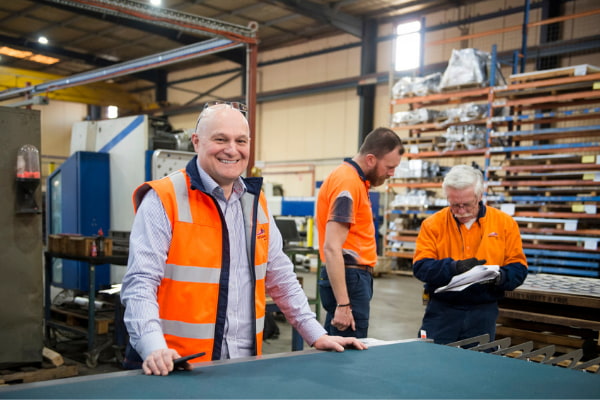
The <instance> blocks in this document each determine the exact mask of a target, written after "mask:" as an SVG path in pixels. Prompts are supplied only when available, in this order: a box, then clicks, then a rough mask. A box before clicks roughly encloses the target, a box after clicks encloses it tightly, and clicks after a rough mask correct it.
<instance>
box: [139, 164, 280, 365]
mask: <svg viewBox="0 0 600 400" xmlns="http://www.w3.org/2000/svg"><path fill="white" fill-rule="evenodd" d="M150 187H152V188H153V189H154V190H155V191H156V193H157V194H158V196H159V197H160V199H161V202H162V203H163V206H164V208H165V212H166V215H167V217H168V218H169V221H170V223H171V228H172V240H171V246H170V250H169V254H168V255H167V260H166V265H165V271H164V277H163V280H162V281H161V284H160V286H159V288H158V293H157V298H158V304H159V314H160V318H161V321H162V328H163V333H164V335H165V339H166V341H167V345H168V346H169V348H173V349H175V350H177V351H178V352H179V354H181V355H184V354H192V353H196V352H198V351H205V352H206V353H207V356H205V357H203V358H202V360H210V359H213V360H216V359H219V358H220V355H221V354H220V352H219V349H220V348H221V346H220V341H222V340H223V338H222V337H218V338H215V335H216V332H223V326H222V325H221V324H222V323H224V320H222V322H217V313H218V308H219V307H222V306H223V307H226V304H227V301H226V300H227V299H226V296H227V289H228V288H227V287H226V286H225V287H221V286H222V285H221V279H222V276H221V275H222V271H223V267H226V268H228V267H229V264H228V263H229V254H228V253H227V249H228V247H229V246H223V243H222V241H223V239H224V238H226V237H227V236H226V231H223V220H222V215H221V212H220V208H219V207H218V205H217V203H216V201H214V199H213V198H212V197H211V196H209V195H208V194H206V193H203V192H201V191H199V190H191V188H190V182H189V178H188V176H187V175H186V174H185V172H184V170H180V171H175V172H173V173H172V174H170V175H169V176H167V177H165V178H162V179H159V180H156V181H152V182H148V183H145V184H143V185H141V186H140V187H139V188H138V189H137V190H136V192H135V193H134V207H135V209H136V210H137V207H138V206H139V203H140V202H141V200H142V198H143V196H144V195H145V193H146V192H147V191H148V190H149V188H150ZM241 205H242V211H243V215H244V227H245V233H246V238H247V239H252V240H246V246H247V248H246V250H247V254H248V257H249V260H251V257H252V256H251V255H252V254H254V259H253V260H252V261H251V262H249V265H251V266H252V265H253V266H254V270H253V271H254V279H255V281H254V282H255V291H254V298H255V335H256V336H255V340H256V346H255V347H256V354H261V353H262V332H263V329H264V315H265V308H266V297H265V277H266V271H267V261H268V242H269V216H268V213H267V202H266V198H265V196H264V195H263V194H262V193H261V195H260V197H259V198H258V200H257V198H256V195H253V194H251V193H248V192H246V193H244V195H243V196H242V198H241ZM190 238H192V239H190ZM195 238H197V239H195ZM198 239H199V240H198ZM224 260H225V261H224ZM223 289H225V290H223ZM222 296H225V297H224V298H221V297H222ZM192 304H203V305H206V306H204V307H201V308H199V307H193V306H190V305H192ZM217 324H219V325H217ZM218 326H219V327H220V328H218ZM215 339H217V340H218V341H219V343H216V342H215ZM215 349H217V353H219V354H213V350H215Z"/></svg>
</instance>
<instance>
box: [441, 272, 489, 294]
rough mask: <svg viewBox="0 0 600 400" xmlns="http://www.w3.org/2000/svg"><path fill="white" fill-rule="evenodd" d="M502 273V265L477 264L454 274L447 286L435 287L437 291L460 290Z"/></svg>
mask: <svg viewBox="0 0 600 400" xmlns="http://www.w3.org/2000/svg"><path fill="white" fill-rule="evenodd" d="M498 275H500V266H498V265H476V266H474V267H473V268H471V269H470V270H468V271H467V272H463V273H462V274H458V275H454V276H453V277H452V279H451V280H450V283H448V284H447V285H446V286H442V287H439V288H437V289H435V293H440V292H448V291H460V290H463V289H465V288H467V287H469V286H471V285H472V284H474V283H479V282H485V281H489V280H491V279H494V278H496V277H497V276H498Z"/></svg>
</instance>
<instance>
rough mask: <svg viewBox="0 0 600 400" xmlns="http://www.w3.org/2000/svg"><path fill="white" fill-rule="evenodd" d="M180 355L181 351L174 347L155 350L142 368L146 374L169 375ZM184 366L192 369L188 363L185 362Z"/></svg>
mask: <svg viewBox="0 0 600 400" xmlns="http://www.w3.org/2000/svg"><path fill="white" fill-rule="evenodd" d="M179 357H180V356H179V353H177V352H176V351H175V350H173V349H158V350H154V351H153V352H152V353H150V355H149V356H148V357H146V359H145V360H144V363H143V364H142V369H143V370H144V373H145V374H146V375H169V372H171V371H173V369H174V368H175V364H174V363H173V360H175V359H176V358H179ZM182 367H183V369H186V370H190V369H192V366H191V365H190V364H188V363H184V364H183V365H182Z"/></svg>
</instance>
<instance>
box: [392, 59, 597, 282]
mask: <svg viewBox="0 0 600 400" xmlns="http://www.w3.org/2000/svg"><path fill="white" fill-rule="evenodd" d="M589 71H591V72H589ZM589 71H587V73H586V71H584V74H582V75H579V74H581V73H582V69H581V68H580V66H579V67H573V68H561V69H560V71H557V72H556V75H554V74H552V73H551V72H550V73H549V72H548V71H543V73H541V74H540V77H541V78H540V79H538V78H537V77H536V74H535V73H528V74H521V75H514V76H512V77H511V82H510V83H509V84H508V85H505V86H491V87H485V88H475V89H467V90H459V91H455V92H449V93H440V94H435V95H430V96H423V97H408V98H402V99H393V100H391V106H390V110H391V113H393V112H394V108H395V107H396V106H398V105H401V104H404V105H406V104H408V105H410V106H411V107H413V108H418V107H431V106H444V105H448V104H450V105H452V104H460V103H467V102H477V103H480V104H487V105H488V107H489V108H488V111H489V112H488V116H487V117H486V118H484V119H479V120H473V121H468V122H460V123H457V124H456V125H460V124H463V125H464V124H477V125H481V124H485V126H486V146H485V147H483V148H478V149H471V150H467V149H460V150H451V151H439V150H436V149H433V144H434V143H435V138H436V137H439V136H440V132H441V130H442V127H441V126H440V124H438V123H427V124H418V125H404V126H399V127H396V128H395V130H396V131H397V132H398V133H399V134H400V135H401V137H402V138H403V141H405V142H406V143H407V146H408V147H409V148H410V147H411V146H415V148H418V153H407V154H406V157H407V158H408V159H410V160H414V159H419V160H436V161H440V162H442V160H445V162H448V163H452V164H454V161H455V160H456V158H461V161H460V162H470V161H477V162H478V163H479V162H481V163H482V164H480V165H481V166H482V167H483V170H484V173H485V179H486V196H485V201H486V202H487V204H489V205H491V206H494V207H498V208H502V209H504V210H505V211H507V212H509V213H512V215H513V217H514V218H515V220H517V222H518V223H519V225H520V227H521V235H522V238H523V242H524V250H525V253H526V255H527V257H528V263H529V264H530V271H532V272H546V273H556V274H564V275H574V276H584V277H595V278H598V277H600V268H599V264H600V251H599V249H598V242H600V229H599V228H598V227H599V226H600V213H599V212H598V209H597V206H598V204H599V200H600V90H598V89H594V88H593V85H594V83H595V82H600V73H597V72H595V71H596V69H594V68H591V69H590V70H589ZM561 74H571V76H563V75H561ZM596 85H597V83H596ZM500 110H502V111H503V112H502V113H499V112H498V111H500ZM498 114H502V115H500V116H494V115H498ZM445 127H446V126H444V127H443V129H445ZM407 136H408V137H407ZM467 160H468V161H467ZM452 164H451V165H452ZM398 188H409V189H419V188H420V189H430V190H433V191H439V188H441V177H436V178H434V179H431V178H395V179H392V180H391V182H390V183H389V184H388V201H387V203H386V204H388V206H387V208H386V212H385V226H386V232H385V240H384V245H385V246H384V249H385V250H384V253H385V255H387V256H390V257H398V258H404V259H412V256H413V250H412V249H411V243H412V248H414V241H415V240H416V235H417V231H418V224H419V219H423V218H425V217H427V216H428V215H430V214H431V213H433V212H435V211H437V209H439V208H436V207H428V208H424V207H419V206H402V207H390V206H389V204H390V201H389V194H390V193H392V192H393V191H394V189H398ZM398 218H401V219H403V220H404V219H409V218H416V220H415V221H413V223H412V227H410V228H409V229H390V222H393V219H398ZM410 225H411V224H409V226H410ZM395 241H396V242H400V243H402V244H403V248H402V249H400V250H398V249H397V247H394V246H393V245H392V246H391V245H390V243H392V244H393V243H394V242H395Z"/></svg>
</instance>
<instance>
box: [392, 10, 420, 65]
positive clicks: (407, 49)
mask: <svg viewBox="0 0 600 400" xmlns="http://www.w3.org/2000/svg"><path fill="white" fill-rule="evenodd" d="M396 35H397V36H396V59H395V60H394V65H395V69H396V71H408V70H411V69H415V68H418V67H419V59H420V57H421V22H420V21H412V22H407V23H404V24H399V25H397V26H396Z"/></svg>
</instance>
